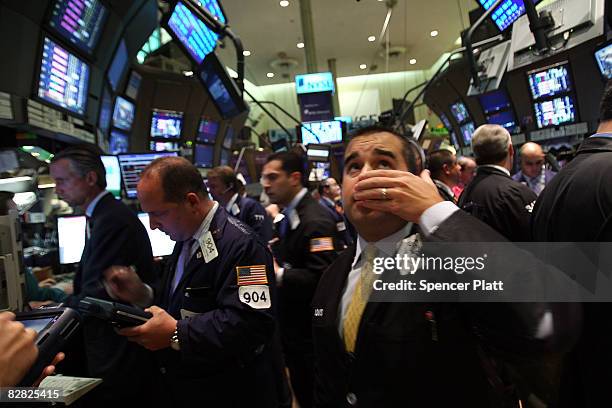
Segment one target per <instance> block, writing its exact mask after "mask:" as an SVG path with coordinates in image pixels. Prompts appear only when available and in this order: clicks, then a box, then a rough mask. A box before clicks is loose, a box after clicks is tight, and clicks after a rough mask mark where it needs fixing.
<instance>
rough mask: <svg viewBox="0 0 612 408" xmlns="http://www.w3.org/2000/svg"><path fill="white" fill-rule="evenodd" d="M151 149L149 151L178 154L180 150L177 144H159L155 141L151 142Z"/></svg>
mask: <svg viewBox="0 0 612 408" xmlns="http://www.w3.org/2000/svg"><path fill="white" fill-rule="evenodd" d="M149 147H150V149H149V150H152V151H154V152H176V151H178V150H179V149H180V148H179V144H178V143H177V142H157V141H155V140H151V142H150V144H149Z"/></svg>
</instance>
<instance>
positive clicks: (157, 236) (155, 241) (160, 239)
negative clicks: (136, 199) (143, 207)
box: [138, 213, 176, 257]
mask: <svg viewBox="0 0 612 408" xmlns="http://www.w3.org/2000/svg"><path fill="white" fill-rule="evenodd" d="M138 219H139V220H140V222H142V225H144V227H145V229H146V230H147V235H148V236H149V241H151V249H152V250H153V256H154V257H162V256H168V255H171V254H172V251H174V245H175V244H176V242H174V241H173V240H172V239H170V237H169V236H168V235H166V233H164V232H162V231H160V230H158V229H154V230H152V229H151V223H150V222H149V214H147V213H138Z"/></svg>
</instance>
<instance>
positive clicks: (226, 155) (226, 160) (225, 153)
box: [220, 149, 232, 166]
mask: <svg viewBox="0 0 612 408" xmlns="http://www.w3.org/2000/svg"><path fill="white" fill-rule="evenodd" d="M231 156H232V152H231V151H230V150H227V149H221V163H220V164H221V166H229V164H230V157H231Z"/></svg>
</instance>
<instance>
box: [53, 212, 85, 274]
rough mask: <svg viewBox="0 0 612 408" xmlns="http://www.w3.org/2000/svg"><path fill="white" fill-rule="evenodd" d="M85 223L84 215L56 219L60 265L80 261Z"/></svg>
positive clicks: (83, 243) (83, 245) (83, 244)
mask: <svg viewBox="0 0 612 408" xmlns="http://www.w3.org/2000/svg"><path fill="white" fill-rule="evenodd" d="M85 228H86V221H85V216H84V215H79V216H74V217H58V218H57V240H58V246H59V261H60V263H61V264H73V263H77V262H80V261H81V254H82V253H83V248H84V247H85Z"/></svg>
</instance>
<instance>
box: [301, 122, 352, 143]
mask: <svg viewBox="0 0 612 408" xmlns="http://www.w3.org/2000/svg"><path fill="white" fill-rule="evenodd" d="M301 132H302V143H303V144H304V145H305V146H306V145H308V144H310V143H340V142H342V122H341V121H339V120H331V121H328V122H309V123H304V124H303V128H301Z"/></svg>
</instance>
